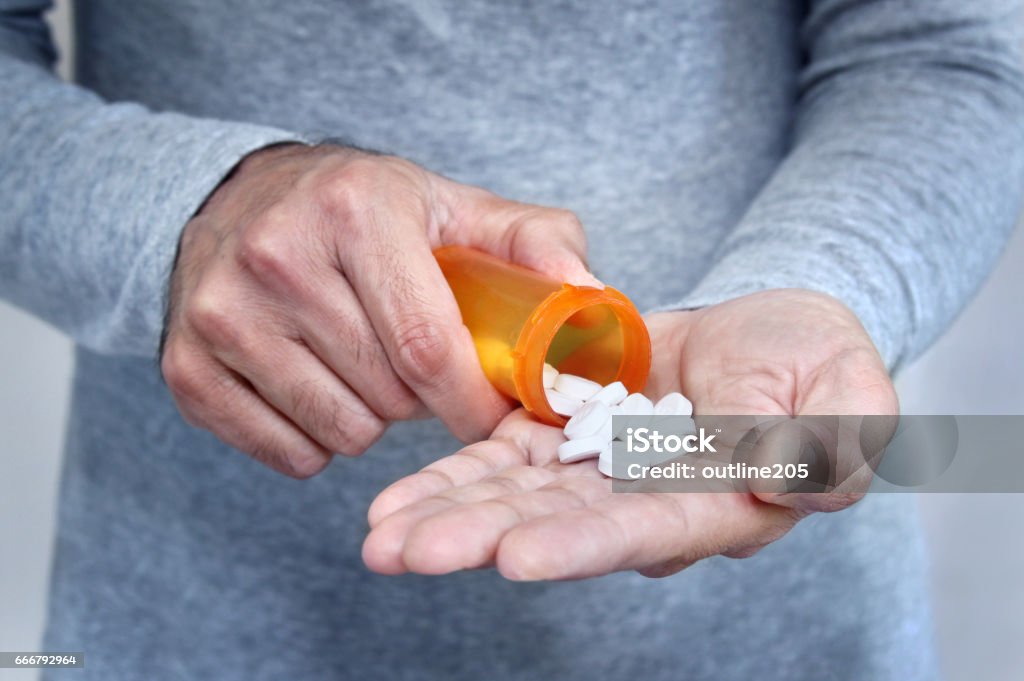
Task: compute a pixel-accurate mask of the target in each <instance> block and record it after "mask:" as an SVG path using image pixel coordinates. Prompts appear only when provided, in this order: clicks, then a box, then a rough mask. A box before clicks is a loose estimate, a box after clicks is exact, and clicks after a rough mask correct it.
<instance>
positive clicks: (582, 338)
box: [546, 305, 623, 385]
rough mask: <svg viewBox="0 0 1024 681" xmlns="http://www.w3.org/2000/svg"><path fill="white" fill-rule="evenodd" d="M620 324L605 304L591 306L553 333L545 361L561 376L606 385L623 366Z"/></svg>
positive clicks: (573, 316)
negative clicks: (572, 375) (579, 378)
mask: <svg viewBox="0 0 1024 681" xmlns="http://www.w3.org/2000/svg"><path fill="white" fill-rule="evenodd" d="M622 355H623V339H622V324H620V323H619V320H618V317H616V316H615V312H614V310H612V308H611V307H610V306H608V305H592V306H590V307H587V308H584V309H582V310H580V311H579V312H577V313H575V314H573V315H572V316H571V317H569V319H567V320H566V321H565V323H564V324H562V325H561V327H559V329H558V331H557V332H556V333H555V337H554V339H553V340H552V341H551V345H550V346H549V347H548V352H547V357H546V361H547V363H548V364H550V365H551V366H553V367H555V368H556V369H558V371H560V372H563V373H569V374H574V375H576V376H582V377H583V378H588V379H590V380H591V381H595V382H597V383H600V384H601V385H605V384H607V383H611V382H613V381H614V380H615V378H616V377H617V376H618V374H619V368H620V366H621V364H622Z"/></svg>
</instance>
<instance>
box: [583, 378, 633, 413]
mask: <svg viewBox="0 0 1024 681" xmlns="http://www.w3.org/2000/svg"><path fill="white" fill-rule="evenodd" d="M628 394H629V391H628V390H626V386H624V385H622V381H615V382H614V383H609V384H608V385H606V386H605V387H603V388H601V389H600V390H598V391H597V393H596V394H594V395H593V396H592V397H590V398H589V399H588V400H587V402H604V403H605V404H607V405H608V406H609V407H612V406H615V405H616V404H618V403H619V402H621V401H622V400H624V399H626V395H628Z"/></svg>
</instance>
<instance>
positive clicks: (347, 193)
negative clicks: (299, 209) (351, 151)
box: [312, 159, 380, 225]
mask: <svg viewBox="0 0 1024 681" xmlns="http://www.w3.org/2000/svg"><path fill="white" fill-rule="evenodd" d="M379 174H380V168H379V167H378V164H377V163H376V162H375V161H373V160H372V159H354V160H349V161H346V162H345V163H344V164H343V165H341V166H340V167H337V168H332V169H330V170H328V171H326V172H324V173H323V174H322V175H320V176H319V177H317V179H316V180H315V181H314V184H313V187H312V191H313V198H314V201H315V202H316V204H317V205H318V206H319V207H320V209H321V210H322V212H324V213H325V214H327V215H329V216H331V217H333V218H335V219H336V220H337V221H338V222H339V223H340V224H342V225H352V224H355V223H356V222H357V220H356V219H355V218H357V217H358V216H359V215H361V214H362V213H363V212H364V210H365V206H366V205H367V201H368V198H369V197H370V196H371V193H372V192H373V190H374V187H375V186H376V185H377V184H379V182H380V177H379Z"/></svg>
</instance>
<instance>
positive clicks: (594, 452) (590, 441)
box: [558, 435, 608, 463]
mask: <svg viewBox="0 0 1024 681" xmlns="http://www.w3.org/2000/svg"><path fill="white" fill-rule="evenodd" d="M607 446H608V440H605V439H604V438H603V437H601V436H600V435H591V436H590V437H581V438H579V439H576V440H566V441H565V442H563V443H562V444H561V445H559V447H558V460H559V461H561V462H562V463H575V462H577V461H583V460H585V459H593V458H594V457H596V456H598V455H600V453H601V450H602V449H604V448H605V447H607Z"/></svg>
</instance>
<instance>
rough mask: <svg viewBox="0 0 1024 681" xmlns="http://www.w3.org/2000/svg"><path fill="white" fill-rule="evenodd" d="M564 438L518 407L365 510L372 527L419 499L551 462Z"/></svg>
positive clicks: (379, 498) (391, 488)
mask: <svg viewBox="0 0 1024 681" xmlns="http://www.w3.org/2000/svg"><path fill="white" fill-rule="evenodd" d="M564 439H565V438H564V437H563V436H562V434H561V431H559V430H558V429H557V428H552V427H550V426H545V425H542V424H540V423H537V422H536V421H534V420H533V419H532V418H531V417H530V416H529V415H528V414H527V413H526V411H525V410H524V409H517V410H516V411H514V412H512V413H511V414H509V415H508V416H507V417H506V418H505V419H504V420H503V421H502V422H501V424H500V425H499V426H498V428H497V429H495V432H494V437H493V438H492V439H490V440H485V441H483V442H478V443H476V444H473V445H470V446H468V447H465V448H464V449H462V450H460V451H459V452H457V453H455V454H453V455H451V456H448V457H445V458H443V459H440V460H438V461H435V462H434V463H432V464H430V465H429V466H427V467H426V468H424V469H423V470H422V471H420V472H419V473H415V474H413V475H410V476H408V477H406V478H402V479H401V480H399V481H398V482H396V483H394V484H392V485H391V486H390V487H388V488H386V489H385V490H384V491H383V492H381V493H380V494H379V495H377V498H376V499H374V501H373V504H371V505H370V510H369V512H368V514H367V515H368V518H369V523H370V527H375V526H376V525H377V524H378V523H379V522H380V521H381V520H383V519H384V518H386V517H387V516H389V515H391V514H392V513H394V512H395V511H397V510H399V509H401V508H404V507H406V506H409V505H410V504H413V503H415V502H417V501H420V500H421V499H426V498H428V497H431V496H433V495H436V494H441V493H442V492H444V491H446V490H449V489H452V488H455V487H460V486H462V485H468V484H471V483H474V482H478V481H480V480H483V479H485V478H487V477H488V476H491V475H495V474H497V473H500V472H502V471H504V470H506V469H508V468H512V467H513V466H523V465H526V464H530V463H532V464H534V465H543V464H546V463H550V462H551V461H553V460H554V459H555V458H557V454H556V450H557V448H558V445H559V444H561V442H563V441H564ZM544 457H546V458H544Z"/></svg>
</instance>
